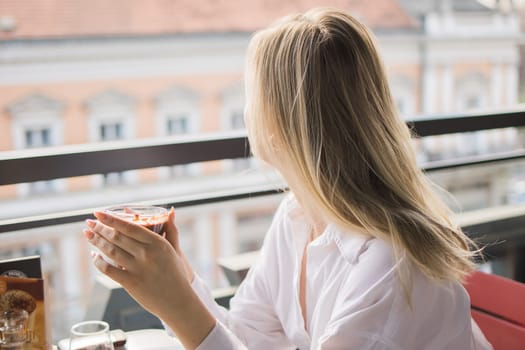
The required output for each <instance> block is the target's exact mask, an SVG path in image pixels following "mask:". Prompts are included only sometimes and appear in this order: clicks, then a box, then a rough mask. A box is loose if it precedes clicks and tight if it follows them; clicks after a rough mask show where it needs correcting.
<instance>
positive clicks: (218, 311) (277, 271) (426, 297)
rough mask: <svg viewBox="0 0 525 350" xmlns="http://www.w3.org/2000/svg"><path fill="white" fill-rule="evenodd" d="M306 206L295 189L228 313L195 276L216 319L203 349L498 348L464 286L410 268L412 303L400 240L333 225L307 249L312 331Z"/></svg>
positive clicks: (378, 349) (272, 226) (206, 303)
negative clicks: (403, 281) (302, 284)
mask: <svg viewBox="0 0 525 350" xmlns="http://www.w3.org/2000/svg"><path fill="white" fill-rule="evenodd" d="M298 210H299V208H298V207H297V205H296V202H295V200H294V199H293V197H291V196H288V197H287V198H285V199H284V200H283V202H282V203H281V205H280V207H279V209H278V210H277V213H276V215H275V217H274V220H273V223H272V225H271V227H270V230H269V232H268V234H267V236H266V238H265V241H264V244H263V247H262V249H261V255H260V257H259V259H258V261H257V263H256V264H255V265H254V266H253V267H252V268H251V269H250V271H249V273H248V275H247V277H246V279H245V280H244V282H243V283H242V284H241V286H240V287H239V289H238V291H237V293H236V295H235V296H234V297H233V298H232V300H231V303H230V310H229V311H228V310H226V309H224V308H222V307H220V306H218V305H217V304H216V303H215V302H214V300H213V298H212V296H211V293H210V291H209V289H208V288H207V287H206V286H205V284H204V283H203V281H202V280H201V279H200V278H199V277H198V276H196V278H195V280H194V282H193V288H194V290H195V292H196V293H197V294H198V295H199V297H200V298H201V299H202V301H203V302H204V304H205V305H206V306H207V307H208V308H209V310H210V311H211V312H212V314H213V315H214V316H215V317H216V318H217V321H218V322H217V324H216V326H215V328H214V329H213V330H212V331H211V332H210V334H209V335H208V336H207V337H206V338H205V339H204V341H203V342H202V343H201V344H200V345H199V347H198V350H207V349H221V350H230V349H232V350H233V349H235V350H237V349H253V350H258V349H261V350H277V349H300V350H307V349H323V350H328V349H330V350H332V349H358V350H380V349H381V350H382V349H389V350H411V349H414V350H424V349H429V350H434V349H435V350H441V349H450V350H469V349H492V347H491V346H490V344H488V342H487V341H486V339H485V337H484V336H483V334H482V333H481V331H480V330H479V328H478V327H477V325H476V324H475V323H474V322H473V321H472V320H471V316H470V300H469V296H468V294H467V293H466V291H465V289H464V288H463V287H462V285H461V284H459V283H452V282H444V283H437V282H435V281H432V280H430V279H428V278H427V277H426V276H424V275H423V274H422V273H421V272H420V271H418V270H417V269H416V268H414V267H411V273H412V286H411V287H412V288H411V296H412V308H410V307H409V306H408V304H407V301H406V298H405V294H404V292H403V289H402V287H401V285H400V282H399V280H398V275H397V273H396V265H397V262H396V260H395V259H394V258H393V255H392V254H393V252H392V247H391V246H390V245H389V244H388V243H386V242H384V241H382V240H379V239H375V238H366V237H363V236H359V235H357V234H353V233H351V232H341V231H340V230H339V229H337V228H336V227H334V226H332V225H328V226H327V228H326V230H325V232H324V233H323V234H322V235H321V236H319V237H317V238H316V239H315V240H314V241H312V242H310V243H309V244H308V245H307V248H306V249H307V257H308V259H307V265H306V276H307V278H306V329H305V322H304V320H303V316H302V313H301V308H300V304H299V276H300V271H301V260H302V254H303V251H304V247H305V245H306V243H307V239H308V234H309V231H310V228H309V226H308V225H307V224H306V222H305V220H304V218H303V217H302V216H301V214H300V213H299V212H298Z"/></svg>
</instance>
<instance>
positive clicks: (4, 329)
mask: <svg viewBox="0 0 525 350" xmlns="http://www.w3.org/2000/svg"><path fill="white" fill-rule="evenodd" d="M28 318H29V315H28V313H27V311H25V310H18V309H15V310H8V311H4V312H1V313H0V348H2V349H20V348H21V346H22V345H23V344H24V343H25V342H26V341H27V340H28V329H27V327H28Z"/></svg>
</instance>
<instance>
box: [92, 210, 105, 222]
mask: <svg viewBox="0 0 525 350" xmlns="http://www.w3.org/2000/svg"><path fill="white" fill-rule="evenodd" d="M93 214H95V216H96V217H97V219H100V220H104V219H106V218H107V217H108V216H107V215H106V214H105V213H104V212H101V211H96V212H94V213H93Z"/></svg>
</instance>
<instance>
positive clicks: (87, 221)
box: [86, 219, 97, 228]
mask: <svg viewBox="0 0 525 350" xmlns="http://www.w3.org/2000/svg"><path fill="white" fill-rule="evenodd" d="M86 225H88V227H89V228H94V227H95V226H96V225H97V223H96V221H95V220H91V219H87V220H86Z"/></svg>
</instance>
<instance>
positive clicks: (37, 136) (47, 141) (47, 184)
mask: <svg viewBox="0 0 525 350" xmlns="http://www.w3.org/2000/svg"><path fill="white" fill-rule="evenodd" d="M24 134H25V148H40V147H47V146H51V145H52V143H51V129H50V128H37V129H26V130H25V132H24ZM54 191H55V188H54V184H53V181H52V180H44V181H36V182H31V183H29V193H30V194H31V195H39V194H46V193H52V192H54Z"/></svg>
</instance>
